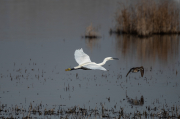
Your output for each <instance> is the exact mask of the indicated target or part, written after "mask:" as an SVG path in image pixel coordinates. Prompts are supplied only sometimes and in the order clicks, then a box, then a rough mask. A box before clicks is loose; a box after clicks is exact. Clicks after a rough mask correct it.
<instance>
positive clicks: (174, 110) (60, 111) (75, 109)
mask: <svg viewBox="0 0 180 119" xmlns="http://www.w3.org/2000/svg"><path fill="white" fill-rule="evenodd" d="M179 112H180V109H179V106H173V107H171V108H170V109H165V108H163V109H158V108H157V107H150V106H148V107H146V109H145V110H143V111H140V110H136V111H135V112H134V113H131V112H130V113H128V112H126V111H125V110H124V108H123V107H120V108H119V109H116V107H112V108H111V109H108V108H107V107H106V105H104V104H102V103H100V104H99V106H98V107H96V108H89V109H86V108H84V107H79V106H76V105H75V106H72V107H66V105H55V106H53V108H49V107H45V105H43V104H42V103H40V104H36V106H33V105H32V104H31V103H30V105H29V108H28V109H27V108H23V106H22V105H21V106H20V105H15V106H13V105H11V106H8V105H7V104H1V105H0V114H1V118H2V119H4V118H11V119H17V118H23V119H29V118H42V117H43V118H46V117H48V118H52V117H53V118H59V117H60V118H72V119H74V118H78V119H84V118H116V119H117V118H121V117H122V118H135V119H136V118H148V119H154V118H155V119H156V118H179V117H180V113H179Z"/></svg>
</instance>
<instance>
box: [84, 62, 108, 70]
mask: <svg viewBox="0 0 180 119" xmlns="http://www.w3.org/2000/svg"><path fill="white" fill-rule="evenodd" d="M83 67H85V68H87V69H98V70H103V71H107V70H106V69H105V68H104V67H102V66H100V65H97V64H91V63H90V64H87V65H84V66H83Z"/></svg>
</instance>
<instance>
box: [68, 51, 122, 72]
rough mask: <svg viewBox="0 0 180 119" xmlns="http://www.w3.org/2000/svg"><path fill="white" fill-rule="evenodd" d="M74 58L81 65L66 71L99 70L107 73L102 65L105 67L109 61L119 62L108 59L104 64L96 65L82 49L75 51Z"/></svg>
mask: <svg viewBox="0 0 180 119" xmlns="http://www.w3.org/2000/svg"><path fill="white" fill-rule="evenodd" d="M74 57H75V60H76V62H77V63H78V64H79V65H78V66H76V67H74V68H68V69H66V70H65V71H71V70H76V69H84V70H92V69H94V70H95V69H98V70H103V71H106V69H105V68H104V67H102V65H104V64H105V63H106V62H107V61H108V60H119V59H118V58H112V57H106V58H105V59H104V60H103V62H102V63H99V64H96V63H95V62H91V60H90V57H89V56H88V55H87V54H86V53H84V52H83V49H82V48H81V49H78V50H76V51H75V53H74Z"/></svg>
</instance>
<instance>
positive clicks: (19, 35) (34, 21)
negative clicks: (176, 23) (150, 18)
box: [0, 0, 180, 118]
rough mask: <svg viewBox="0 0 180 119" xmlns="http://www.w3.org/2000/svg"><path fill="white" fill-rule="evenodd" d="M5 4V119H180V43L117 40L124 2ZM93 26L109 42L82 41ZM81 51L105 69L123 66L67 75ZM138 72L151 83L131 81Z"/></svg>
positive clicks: (174, 39) (1, 51)
mask: <svg viewBox="0 0 180 119" xmlns="http://www.w3.org/2000/svg"><path fill="white" fill-rule="evenodd" d="M0 2H1V4H0V6H1V7H0V8H1V9H2V10H1V19H0V21H1V22H0V24H1V25H0V27H1V30H0V31H1V35H0V55H1V57H0V61H1V62H0V117H16V118H17V117H38V118H46V117H48V118H60V117H62V118H65V117H67V118H73V117H78V118H83V117H85V118H95V117H96V118H112V117H116V118H118V117H127V118H128V117H133V116H135V117H137V118H139V117H144V118H145V117H148V118H154V117H155V118H159V117H168V116H171V117H172V116H173V117H179V115H180V102H179V101H180V72H179V71H180V55H179V50H180V49H179V45H180V44H179V39H180V38H179V36H177V35H163V36H159V35H157V36H152V37H150V38H138V37H136V36H129V35H121V36H116V35H114V34H113V35H110V34H109V29H110V28H112V27H114V25H115V20H114V13H115V12H116V10H117V8H118V5H117V1H116V0H114V1H111V2H109V1H104V0H103V1H99V2H92V1H91V2H84V1H81V0H78V1H76V2H72V1H71V2H70V1H63V0H62V1H53V2H50V1H43V2H42V1H19V2H15V1H0ZM70 8H71V9H70ZM85 8H86V9H85ZM104 13H106V14H104ZM90 23H92V24H93V26H95V27H96V28H97V29H98V32H99V34H100V35H101V36H102V37H101V38H99V39H83V38H82V37H81V36H82V35H84V34H85V30H86V27H87V26H89V25H90ZM79 48H83V50H84V52H85V53H87V54H88V55H89V56H90V58H91V60H92V61H94V62H97V63H100V62H102V60H103V59H104V58H105V57H108V56H112V57H118V58H119V60H118V61H116V60H114V61H108V62H107V63H106V64H105V65H104V67H105V68H106V69H108V71H106V72H104V71H99V70H91V71H85V70H75V71H70V72H65V69H66V68H71V67H74V66H77V63H76V61H75V59H74V51H75V50H76V49H79ZM137 66H143V67H144V69H145V73H144V77H141V75H140V73H133V74H132V73H131V74H129V75H128V77H126V74H127V72H128V71H129V69H130V68H132V67H137Z"/></svg>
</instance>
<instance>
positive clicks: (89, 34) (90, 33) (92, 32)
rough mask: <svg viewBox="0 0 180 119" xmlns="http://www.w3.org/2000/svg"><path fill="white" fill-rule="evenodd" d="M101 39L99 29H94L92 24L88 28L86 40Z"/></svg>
mask: <svg viewBox="0 0 180 119" xmlns="http://www.w3.org/2000/svg"><path fill="white" fill-rule="evenodd" d="M98 37H100V36H99V34H98V33H97V29H96V28H94V27H93V25H92V23H91V24H90V25H89V26H88V27H87V28H86V33H85V38H90V39H92V38H93V39H94V38H98Z"/></svg>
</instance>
